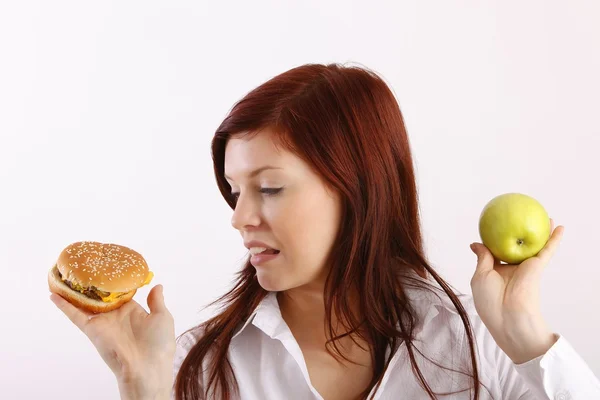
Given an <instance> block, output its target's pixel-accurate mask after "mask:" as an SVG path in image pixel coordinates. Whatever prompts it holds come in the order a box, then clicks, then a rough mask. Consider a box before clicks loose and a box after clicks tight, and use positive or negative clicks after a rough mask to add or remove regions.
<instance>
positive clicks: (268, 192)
mask: <svg viewBox="0 0 600 400" xmlns="http://www.w3.org/2000/svg"><path fill="white" fill-rule="evenodd" d="M281 190H283V188H261V189H260V192H261V193H263V194H266V195H267V196H274V195H276V194H278V193H280V192H281ZM231 196H232V197H233V198H234V199H235V200H237V199H238V198H239V197H240V194H239V192H231Z"/></svg>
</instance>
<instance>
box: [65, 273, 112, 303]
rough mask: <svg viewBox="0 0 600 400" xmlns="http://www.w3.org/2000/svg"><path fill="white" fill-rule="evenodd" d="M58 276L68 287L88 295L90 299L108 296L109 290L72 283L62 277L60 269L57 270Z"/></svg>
mask: <svg viewBox="0 0 600 400" xmlns="http://www.w3.org/2000/svg"><path fill="white" fill-rule="evenodd" d="M58 276H59V277H60V279H62V281H63V282H64V283H65V284H66V285H67V286H68V287H70V288H71V289H73V290H74V291H76V292H80V293H82V294H84V295H85V296H87V297H89V298H90V299H94V300H100V301H102V297H107V296H110V293H109V292H104V291H102V290H99V289H97V288H96V287H95V286H90V287H87V288H84V287H83V286H79V285H77V284H74V283H72V282H71V281H68V280H66V279H63V277H62V274H61V273H60V271H58Z"/></svg>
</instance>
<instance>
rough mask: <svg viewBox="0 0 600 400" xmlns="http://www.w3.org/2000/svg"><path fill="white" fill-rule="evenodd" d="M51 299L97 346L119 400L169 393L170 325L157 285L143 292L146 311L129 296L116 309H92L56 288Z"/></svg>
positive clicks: (172, 332) (172, 337) (172, 342)
mask: <svg viewBox="0 0 600 400" xmlns="http://www.w3.org/2000/svg"><path fill="white" fill-rule="evenodd" d="M50 299H51V300H52V301H53V302H54V304H56V306H57V307H58V308H59V309H60V310H61V311H62V312H63V313H64V314H65V315H66V316H67V317H68V318H69V319H70V320H71V322H73V324H75V325H76V326H77V327H78V328H79V329H80V330H81V331H82V332H83V333H84V334H85V335H86V336H87V337H88V338H89V339H90V341H91V342H92V344H93V345H94V346H95V347H96V349H97V350H98V353H100V356H102V359H103V360H104V362H105V363H106V364H107V365H108V367H109V368H110V369H111V370H112V372H113V373H114V374H115V376H116V378H117V381H118V383H119V389H120V391H121V396H122V399H125V398H160V397H162V398H168V396H169V393H170V391H171V386H172V384H173V357H174V355H175V327H174V322H173V316H172V315H171V313H170V312H169V310H167V307H166V306H165V302H164V297H163V287H162V285H157V286H154V287H153V288H152V290H151V291H150V293H149V294H148V307H149V308H150V313H147V312H146V310H145V309H144V308H143V307H142V306H140V305H139V304H138V303H137V302H136V301H134V300H130V301H129V302H127V303H125V304H124V305H122V306H121V307H120V308H118V309H116V310H113V311H110V312H107V313H100V314H93V313H90V312H87V311H84V310H81V309H79V308H77V307H75V306H74V305H72V304H71V303H69V302H68V301H66V300H65V299H64V298H62V297H61V296H59V295H57V294H55V293H53V294H52V295H51V296H50ZM165 396H166V397H165Z"/></svg>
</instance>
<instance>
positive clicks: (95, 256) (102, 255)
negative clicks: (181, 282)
mask: <svg viewBox="0 0 600 400" xmlns="http://www.w3.org/2000/svg"><path fill="white" fill-rule="evenodd" d="M152 277H153V274H152V272H150V271H149V269H148V264H147V263H146V260H145V259H144V257H142V255H141V254H139V253H138V252H136V251H134V250H132V249H130V248H128V247H125V246H120V245H117V244H104V243H100V242H76V243H72V244H70V245H68V246H67V247H66V248H64V249H63V251H62V252H61V253H60V255H59V256H58V260H57V261H56V265H55V266H54V267H53V268H52V269H51V270H50V271H49V273H48V285H49V287H50V291H51V292H56V293H58V294H60V295H61V296H62V297H65V298H66V299H67V300H69V301H71V302H72V303H73V304H75V305H78V306H80V307H83V308H85V309H88V310H90V311H93V312H105V311H110V310H111V309H115V308H118V307H119V306H121V305H122V304H124V303H126V302H127V301H129V300H131V298H132V297H133V295H134V294H135V292H136V290H137V289H138V288H139V287H141V286H144V285H146V284H148V283H149V282H150V280H151V279H152ZM65 281H66V282H65ZM73 288H75V289H73ZM88 289H91V291H92V292H93V293H91V292H89V291H87V290H88ZM98 291H100V292H101V296H102V299H104V301H103V300H102V299H101V298H100V297H97V299H94V298H93V296H92V295H95V294H97V292H98ZM83 292H86V293H88V294H90V296H88V295H86V294H85V293H83ZM108 294H112V295H115V297H114V298H113V297H105V296H107V295H108ZM116 294H118V296H117V295H116Z"/></svg>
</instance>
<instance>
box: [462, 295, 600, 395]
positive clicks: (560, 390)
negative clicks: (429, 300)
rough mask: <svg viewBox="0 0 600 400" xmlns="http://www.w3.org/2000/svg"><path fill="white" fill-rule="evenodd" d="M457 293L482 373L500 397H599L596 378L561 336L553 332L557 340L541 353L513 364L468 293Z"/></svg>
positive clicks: (598, 382)
mask: <svg viewBox="0 0 600 400" xmlns="http://www.w3.org/2000/svg"><path fill="white" fill-rule="evenodd" d="M460 297H461V301H462V302H463V304H464V305H465V309H466V310H467V312H468V313H469V316H470V317H471V321H472V324H473V328H474V331H475V336H476V340H477V343H478V346H479V347H480V349H481V350H483V354H482V356H483V358H484V359H483V360H481V359H480V361H482V367H483V371H482V373H483V374H484V375H486V376H487V377H488V378H490V379H492V380H495V381H496V382H497V386H496V387H497V388H498V391H499V392H500V393H501V399H505V400H592V399H594V400H596V399H598V400H600V381H599V380H598V378H597V377H596V376H595V375H594V373H593V372H592V370H591V368H590V367H589V366H588V365H587V364H586V362H585V361H584V360H583V359H582V357H581V356H580V355H579V354H578V353H577V352H576V351H575V350H574V349H573V347H572V346H571V345H570V344H569V342H568V341H567V339H566V338H565V337H563V336H562V335H560V334H556V333H555V335H556V337H557V341H556V342H555V343H554V345H552V347H551V348H550V349H549V350H548V351H547V352H546V353H545V354H543V355H541V356H539V357H537V358H534V359H533V360H530V361H527V362H525V363H523V364H515V363H514V362H513V361H512V360H511V359H510V357H508V356H507V355H506V353H504V351H503V350H502V349H501V348H500V347H499V346H498V345H497V344H496V342H495V341H494V339H493V338H492V336H491V334H490V332H489V331H488V329H487V327H486V326H485V324H483V321H481V318H480V317H479V315H478V314H477V312H476V310H475V306H474V303H473V299H472V297H471V296H465V295H462V296H460Z"/></svg>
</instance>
